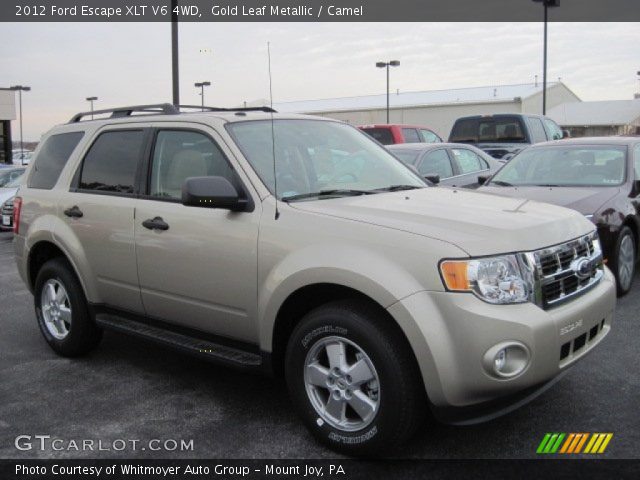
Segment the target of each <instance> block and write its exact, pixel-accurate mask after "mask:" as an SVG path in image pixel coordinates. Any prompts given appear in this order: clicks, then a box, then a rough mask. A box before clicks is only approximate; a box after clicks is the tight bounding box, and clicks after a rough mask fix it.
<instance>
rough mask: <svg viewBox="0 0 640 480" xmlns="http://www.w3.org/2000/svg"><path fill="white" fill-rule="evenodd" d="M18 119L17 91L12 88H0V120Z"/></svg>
mask: <svg viewBox="0 0 640 480" xmlns="http://www.w3.org/2000/svg"><path fill="white" fill-rule="evenodd" d="M15 119H16V93H15V92H14V91H12V90H0V120H15Z"/></svg>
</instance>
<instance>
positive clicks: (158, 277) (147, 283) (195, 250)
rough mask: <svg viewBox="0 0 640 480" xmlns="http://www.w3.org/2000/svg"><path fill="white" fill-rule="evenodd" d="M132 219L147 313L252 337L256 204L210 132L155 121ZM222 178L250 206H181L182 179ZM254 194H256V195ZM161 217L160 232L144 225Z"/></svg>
mask: <svg viewBox="0 0 640 480" xmlns="http://www.w3.org/2000/svg"><path fill="white" fill-rule="evenodd" d="M152 145H153V148H152V153H151V155H150V158H149V166H148V168H147V171H148V175H147V178H146V182H145V185H144V186H143V187H142V188H143V195H142V197H141V198H140V200H139V202H138V208H137V212H136V222H135V237H136V250H137V264H138V273H139V276H140V287H141V292H142V299H143V302H144V307H145V311H146V313H147V315H148V316H150V317H152V318H156V319H158V320H162V321H165V322H169V323H172V324H176V325H180V326H183V327H188V328H191V329H196V330H199V331H203V332H207V333H212V334H218V335H224V336H226V337H231V338H235V339H238V340H243V341H248V342H255V341H256V334H257V332H256V331H255V324H254V323H253V319H255V316H256V308H257V245H258V226H259V220H260V204H259V202H258V201H256V202H255V203H254V202H253V197H251V195H252V194H251V193H249V190H248V188H250V187H247V186H248V185H249V182H248V181H247V179H246V177H244V174H243V172H242V171H241V170H240V169H238V168H236V165H235V163H234V161H233V157H232V154H231V153H230V150H229V149H228V147H227V146H226V145H225V143H224V142H223V141H222V138H221V137H220V136H219V135H218V134H217V133H216V132H215V130H213V129H211V128H208V127H203V126H202V125H187V124H179V125H176V126H175V127H174V126H168V125H166V124H165V125H158V126H157V129H155V130H154V135H153V142H152ZM200 176H223V177H225V178H227V179H228V180H229V181H230V182H231V183H233V184H234V185H235V186H236V188H237V189H238V190H239V191H244V192H245V195H248V198H249V199H251V203H254V207H253V211H250V212H249V211H247V212H230V211H229V210H222V209H212V208H206V207H193V206H189V207H187V206H184V205H182V203H181V189H182V184H183V183H184V181H185V179H187V178H189V177H200ZM256 199H257V197H256ZM156 218H159V219H161V221H162V222H164V223H165V224H166V227H167V228H166V229H165V230H159V229H149V228H148V227H145V225H144V224H143V223H144V222H145V221H146V220H150V219H156Z"/></svg>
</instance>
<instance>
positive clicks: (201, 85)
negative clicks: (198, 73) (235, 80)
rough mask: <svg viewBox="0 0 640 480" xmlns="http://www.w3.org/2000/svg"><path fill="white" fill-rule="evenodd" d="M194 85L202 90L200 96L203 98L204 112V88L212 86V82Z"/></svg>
mask: <svg viewBox="0 0 640 480" xmlns="http://www.w3.org/2000/svg"><path fill="white" fill-rule="evenodd" d="M193 85H194V86H195V87H196V88H199V89H200V96H201V97H202V111H203V112H204V87H209V86H211V82H196V83H194V84H193Z"/></svg>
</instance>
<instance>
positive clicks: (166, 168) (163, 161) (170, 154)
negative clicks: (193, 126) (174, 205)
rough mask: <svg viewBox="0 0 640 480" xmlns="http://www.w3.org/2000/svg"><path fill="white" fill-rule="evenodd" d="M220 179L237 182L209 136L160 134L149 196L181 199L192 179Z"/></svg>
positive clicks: (165, 131)
mask: <svg viewBox="0 0 640 480" xmlns="http://www.w3.org/2000/svg"><path fill="white" fill-rule="evenodd" d="M208 176H221V177H225V178H226V179H227V180H229V181H230V182H232V183H234V182H235V178H234V173H233V170H232V169H231V166H230V165H229V163H228V162H227V160H226V158H225V156H224V155H223V153H222V151H221V150H220V148H219V147H218V145H216V144H215V143H214V142H213V140H211V139H210V138H209V137H208V136H206V135H204V134H202V133H198V132H193V131H189V130H162V131H160V132H158V135H157V137H156V141H155V147H154V150H153V162H152V165H151V182H150V189H149V195H151V196H152V197H157V198H166V199H180V198H181V196H182V184H183V183H184V181H185V180H186V179H187V178H189V177H208Z"/></svg>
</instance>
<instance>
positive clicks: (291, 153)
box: [227, 120, 426, 199]
mask: <svg viewBox="0 0 640 480" xmlns="http://www.w3.org/2000/svg"><path fill="white" fill-rule="evenodd" d="M227 128H228V130H229V132H230V133H231V135H232V136H233V138H234V140H235V142H236V144H237V145H238V146H239V148H240V149H241V150H242V153H243V154H244V156H245V157H246V159H247V160H248V161H249V163H250V164H251V166H252V167H253V169H254V170H255V171H256V173H257V174H258V175H259V176H260V178H261V179H262V181H263V183H264V184H265V185H266V186H267V188H268V189H269V190H270V191H271V193H274V190H275V188H274V186H275V184H276V182H275V181H274V170H275V171H276V178H277V189H278V192H277V193H278V195H277V196H278V198H280V199H286V198H287V197H292V196H296V195H303V194H312V193H316V192H322V191H327V190H335V189H337V190H340V191H345V190H352V191H355V190H357V191H374V190H379V189H388V188H390V187H394V186H405V187H411V188H422V187H425V186H426V185H425V183H424V182H423V181H422V180H421V179H420V178H419V177H418V176H417V175H416V174H414V173H413V172H412V171H411V170H410V169H408V168H407V167H406V166H404V165H403V164H402V162H401V161H399V160H398V159H396V158H395V157H394V156H393V155H392V154H391V153H389V152H388V151H387V150H385V149H384V148H382V147H381V146H380V145H378V144H377V143H376V142H373V141H372V140H371V139H370V138H369V137H368V136H367V135H363V134H362V132H360V131H358V130H357V129H355V128H353V127H351V126H349V125H346V124H343V123H339V122H332V121H323V120H274V121H273V124H272V122H271V121H269V120H256V121H247V122H237V123H232V124H229V125H228V126H227ZM274 141H275V142H274ZM274 152H275V159H274ZM274 161H275V168H274ZM371 193H375V192H371Z"/></svg>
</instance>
